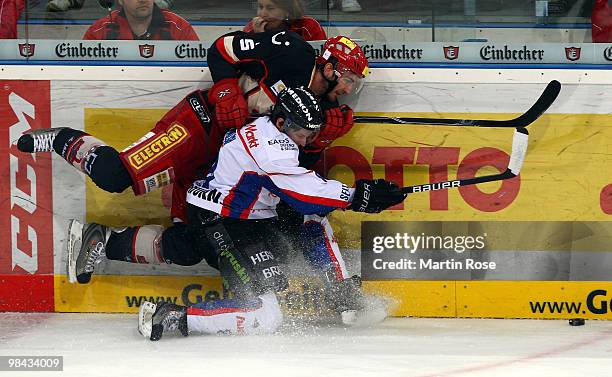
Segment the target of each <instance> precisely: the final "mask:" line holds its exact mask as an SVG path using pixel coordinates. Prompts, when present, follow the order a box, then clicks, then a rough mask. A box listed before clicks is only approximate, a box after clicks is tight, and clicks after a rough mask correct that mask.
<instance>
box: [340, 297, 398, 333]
mask: <svg viewBox="0 0 612 377" xmlns="http://www.w3.org/2000/svg"><path fill="white" fill-rule="evenodd" d="M364 304H365V305H364V306H365V307H364V308H363V309H361V310H347V311H345V312H342V313H341V314H342V323H343V324H344V325H345V326H349V327H370V326H374V325H376V324H377V323H380V322H382V321H384V320H385V319H386V318H387V316H388V313H389V303H387V302H386V300H385V299H383V298H381V297H377V296H374V295H365V297H364Z"/></svg>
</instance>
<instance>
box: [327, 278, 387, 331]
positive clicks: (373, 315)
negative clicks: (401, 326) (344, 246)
mask: <svg viewBox="0 0 612 377" xmlns="http://www.w3.org/2000/svg"><path fill="white" fill-rule="evenodd" d="M326 296H327V301H328V302H329V303H330V304H331V306H332V309H333V310H334V311H335V312H336V313H338V314H339V315H340V319H341V321H342V324H343V325H345V326H369V325H373V324H375V323H378V322H381V321H383V320H384V319H385V318H386V317H387V305H386V303H385V302H384V300H382V299H380V298H378V297H376V296H371V295H365V294H364V293H363V291H362V290H361V277H359V276H357V275H353V276H352V277H350V278H348V279H344V280H342V281H340V282H335V283H332V284H331V286H329V287H328V289H327V295H326Z"/></svg>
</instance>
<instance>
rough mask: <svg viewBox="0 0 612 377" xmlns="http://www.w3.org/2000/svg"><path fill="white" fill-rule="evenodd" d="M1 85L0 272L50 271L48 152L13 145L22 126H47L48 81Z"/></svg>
mask: <svg viewBox="0 0 612 377" xmlns="http://www.w3.org/2000/svg"><path fill="white" fill-rule="evenodd" d="M0 84H1V85H2V88H3V90H2V91H0V197H1V198H3V199H5V200H1V201H0V274H15V275H32V274H42V275H52V274H53V216H52V214H53V203H52V190H51V183H52V182H51V154H50V153H38V154H35V155H33V154H29V153H22V152H19V151H18V150H17V146H16V145H14V144H12V142H14V141H16V140H17V138H18V137H19V136H20V135H21V134H22V133H23V132H25V131H28V130H30V129H39V128H49V127H50V125H51V114H50V113H51V101H50V97H51V94H50V91H51V89H50V83H49V81H31V80H15V81H11V80H2V81H0ZM9 198H10V199H9ZM0 299H1V300H2V302H3V304H5V305H7V303H10V301H8V299H6V298H4V297H0Z"/></svg>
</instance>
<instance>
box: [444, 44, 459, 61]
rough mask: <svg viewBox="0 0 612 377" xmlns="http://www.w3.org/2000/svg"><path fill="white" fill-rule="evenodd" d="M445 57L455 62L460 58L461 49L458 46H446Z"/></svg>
mask: <svg viewBox="0 0 612 377" xmlns="http://www.w3.org/2000/svg"><path fill="white" fill-rule="evenodd" d="M444 57H445V58H446V59H448V60H455V59H457V58H458V57H459V47H456V46H445V47H444Z"/></svg>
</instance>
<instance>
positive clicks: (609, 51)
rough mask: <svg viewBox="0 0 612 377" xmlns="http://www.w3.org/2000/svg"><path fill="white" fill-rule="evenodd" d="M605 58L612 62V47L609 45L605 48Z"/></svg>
mask: <svg viewBox="0 0 612 377" xmlns="http://www.w3.org/2000/svg"><path fill="white" fill-rule="evenodd" d="M604 59H606V60H607V61H609V62H612V47H608V48H606V49H605V50H604Z"/></svg>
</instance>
